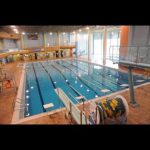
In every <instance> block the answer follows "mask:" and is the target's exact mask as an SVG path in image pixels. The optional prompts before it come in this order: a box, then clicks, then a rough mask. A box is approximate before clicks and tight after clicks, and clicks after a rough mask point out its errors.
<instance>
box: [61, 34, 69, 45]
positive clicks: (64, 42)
mask: <svg viewBox="0 0 150 150" xmlns="http://www.w3.org/2000/svg"><path fill="white" fill-rule="evenodd" d="M60 45H61V46H63V45H70V33H60Z"/></svg>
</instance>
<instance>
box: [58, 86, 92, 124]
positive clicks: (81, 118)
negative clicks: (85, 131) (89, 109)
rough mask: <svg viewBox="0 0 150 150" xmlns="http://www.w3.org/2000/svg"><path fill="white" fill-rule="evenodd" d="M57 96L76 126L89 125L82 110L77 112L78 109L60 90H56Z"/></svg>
mask: <svg viewBox="0 0 150 150" xmlns="http://www.w3.org/2000/svg"><path fill="white" fill-rule="evenodd" d="M57 94H58V96H59V97H60V99H61V100H62V102H63V103H64V105H65V107H66V109H67V110H68V112H69V113H70V115H71V116H72V117H73V118H74V120H75V121H76V123H77V124H89V121H88V117H87V116H86V115H85V113H84V112H83V111H82V110H79V108H78V107H77V106H76V105H75V104H74V103H73V102H72V101H71V100H70V99H69V98H68V96H67V95H66V94H65V93H64V92H63V90H62V89H61V88H57Z"/></svg>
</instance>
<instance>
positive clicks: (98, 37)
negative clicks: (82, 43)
mask: <svg viewBox="0 0 150 150" xmlns="http://www.w3.org/2000/svg"><path fill="white" fill-rule="evenodd" d="M92 59H93V60H94V61H95V62H98V61H102V60H103V33H102V32H93V56H92Z"/></svg>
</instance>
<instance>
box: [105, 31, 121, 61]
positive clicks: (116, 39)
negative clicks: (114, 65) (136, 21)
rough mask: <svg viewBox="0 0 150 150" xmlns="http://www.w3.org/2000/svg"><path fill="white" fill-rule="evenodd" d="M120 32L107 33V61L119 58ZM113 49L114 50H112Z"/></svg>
mask: <svg viewBox="0 0 150 150" xmlns="http://www.w3.org/2000/svg"><path fill="white" fill-rule="evenodd" d="M119 46H120V30H111V31H107V56H106V58H107V59H112V57H114V56H116V57H117V56H119ZM112 47H113V48H112Z"/></svg>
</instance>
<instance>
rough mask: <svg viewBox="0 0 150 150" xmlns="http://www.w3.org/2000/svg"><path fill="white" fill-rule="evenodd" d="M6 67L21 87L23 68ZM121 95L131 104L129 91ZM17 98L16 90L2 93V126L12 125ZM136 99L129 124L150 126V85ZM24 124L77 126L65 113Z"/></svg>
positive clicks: (130, 108) (13, 65)
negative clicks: (15, 99)
mask: <svg viewBox="0 0 150 150" xmlns="http://www.w3.org/2000/svg"><path fill="white" fill-rule="evenodd" d="M5 67H6V68H7V69H8V70H9V71H10V72H13V73H14V75H15V79H16V83H17V85H19V81H20V76H21V67H17V63H12V64H8V65H6V66H5ZM137 72H138V71H137ZM121 95H122V96H124V97H125V98H126V99H127V101H128V102H129V99H130V95H129V91H126V92H124V93H122V94H121ZM15 97H16V94H15V93H14V89H6V90H5V91H4V92H3V93H0V124H10V123H11V119H12V102H13V99H14V98H15ZM135 98H136V100H137V102H138V104H139V107H137V108H132V107H131V106H129V116H128V124H150V107H149V106H150V84H149V85H145V86H142V87H139V88H137V89H135ZM91 103H93V102H91ZM85 108H86V110H87V111H89V110H92V108H91V105H90V104H89V103H88V104H86V105H85ZM23 124H75V122H73V121H71V120H70V119H66V118H65V111H61V112H57V113H55V114H52V115H50V116H48V115H46V116H44V117H40V118H38V119H34V120H30V121H26V122H24V123H23Z"/></svg>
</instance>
